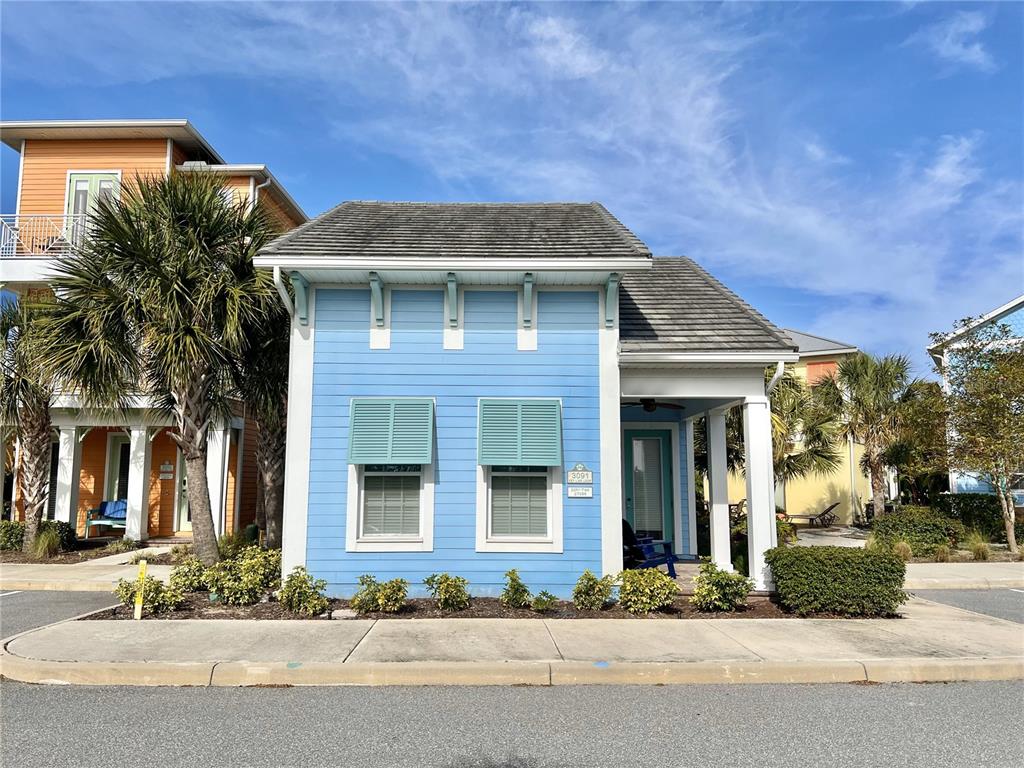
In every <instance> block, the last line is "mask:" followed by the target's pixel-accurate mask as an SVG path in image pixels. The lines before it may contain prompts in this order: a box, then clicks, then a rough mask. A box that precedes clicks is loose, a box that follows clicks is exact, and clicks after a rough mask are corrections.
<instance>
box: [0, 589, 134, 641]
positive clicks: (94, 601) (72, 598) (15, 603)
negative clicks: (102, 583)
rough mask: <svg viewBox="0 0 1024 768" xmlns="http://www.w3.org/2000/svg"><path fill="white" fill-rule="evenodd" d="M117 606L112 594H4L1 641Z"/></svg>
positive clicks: (0, 611)
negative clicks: (54, 623) (21, 633)
mask: <svg viewBox="0 0 1024 768" xmlns="http://www.w3.org/2000/svg"><path fill="white" fill-rule="evenodd" d="M116 604H117V598H116V597H114V595H113V594H111V593H109V592H49V591H35V592H28V591H25V592H18V591H10V590H9V591H7V592H0V638H8V637H10V636H11V635H17V634H18V633H20V632H26V631H28V630H30V629H33V628H35V627H42V626H44V625H46V624H52V623H53V622H55V621H60V620H61V619H70V618H71V617H72V616H78V615H80V614H83V613H88V612H89V611H95V610H99V609H100V608H107V607H109V606H111V605H116Z"/></svg>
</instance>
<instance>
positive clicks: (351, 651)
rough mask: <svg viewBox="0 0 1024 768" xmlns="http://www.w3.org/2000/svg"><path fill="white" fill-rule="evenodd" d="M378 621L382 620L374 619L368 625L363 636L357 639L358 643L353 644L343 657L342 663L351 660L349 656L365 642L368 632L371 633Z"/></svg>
mask: <svg viewBox="0 0 1024 768" xmlns="http://www.w3.org/2000/svg"><path fill="white" fill-rule="evenodd" d="M378 621H380V619H374V620H373V621H372V623H371V624H370V626H368V627H367V628H366V631H365V632H363V634H362V636H361V637H360V638H359V639H358V640H357V641H356V644H355V645H353V646H352V647H351V648H350V649H349V652H348V653H346V654H345V658H343V659H342V660H341V663H342V664H344V663H345V662H347V661H348V660H349V658H350V657H351V656H352V654H353V653H355V652H356V648H358V647H359V646H360V645H362V643H363V640H365V639H366V636H367V635H368V634H370V630H372V629H373V628H374V627H375V626H377V622H378Z"/></svg>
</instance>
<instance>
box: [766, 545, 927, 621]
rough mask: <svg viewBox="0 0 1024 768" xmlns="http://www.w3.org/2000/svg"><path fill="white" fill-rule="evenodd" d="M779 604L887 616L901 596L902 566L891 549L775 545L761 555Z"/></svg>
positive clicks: (798, 610)
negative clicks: (886, 550) (772, 579)
mask: <svg viewBox="0 0 1024 768" xmlns="http://www.w3.org/2000/svg"><path fill="white" fill-rule="evenodd" d="M765 561H766V562H767V563H768V565H769V567H770V568H771V569H772V575H773V577H774V578H775V589H776V590H777V592H778V600H779V602H780V603H781V604H782V605H783V606H784V607H785V608H786V609H787V610H790V611H793V612H794V613H796V614H798V615H800V616H806V615H808V614H813V613H829V614H838V615H841V616H891V615H893V614H895V613H896V609H897V608H899V607H900V605H902V604H903V603H904V602H905V601H906V599H907V596H906V594H905V593H904V592H903V577H904V574H905V572H906V566H905V565H904V564H903V561H902V560H900V559H899V558H898V557H896V555H894V554H892V553H891V552H885V551H878V550H870V549H856V548H852V547H776V548H775V549H771V550H768V552H766V553H765Z"/></svg>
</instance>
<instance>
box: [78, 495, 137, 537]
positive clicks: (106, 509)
mask: <svg viewBox="0 0 1024 768" xmlns="http://www.w3.org/2000/svg"><path fill="white" fill-rule="evenodd" d="M127 518H128V499H117V500H115V501H101V502H100V505H99V506H98V507H96V508H95V509H90V510H89V511H88V512H87V513H86V515H85V538H87V539H88V538H89V528H91V527H95V526H97V525H105V526H107V527H109V528H121V529H122V530H123V529H124V528H126V527H127V525H128V523H127Z"/></svg>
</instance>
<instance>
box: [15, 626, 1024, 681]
mask: <svg viewBox="0 0 1024 768" xmlns="http://www.w3.org/2000/svg"><path fill="white" fill-rule="evenodd" d="M12 639H13V638H12ZM0 675H2V676H3V677H4V678H5V679H9V680H18V681H21V682H25V683H43V684H63V685H132V686H157V685H163V686H215V687H245V686H340V685H360V686H384V685H394V686H399V685H401V686H427V685H432V686H435V685H436V686H454V685H474V686H477V685H488V686H493V685H524V686H525V685H529V686H554V685H698V684H723V683H762V684H764V683H774V684H779V683H852V682H877V683H936V682H943V683H945V682H954V681H975V680H1021V679H1024V657H1007V658H991V659H986V658H950V659H925V658H917V659H874V660H864V661H858V660H840V661H834V662H827V661H786V662H736V663H719V662H650V663H648V662H614V663H612V662H578V661H555V662H541V661H536V662H534V661H524V662H363V663H328V662H319V663H302V662H287V663H286V662H275V663H266V662H242V661H234V662H183V663H168V662H159V661H152V662H76V661H49V660H44V659H28V658H24V657H22V656H15V655H14V654H11V653H8V652H7V650H6V649H4V652H3V654H2V655H0Z"/></svg>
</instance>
